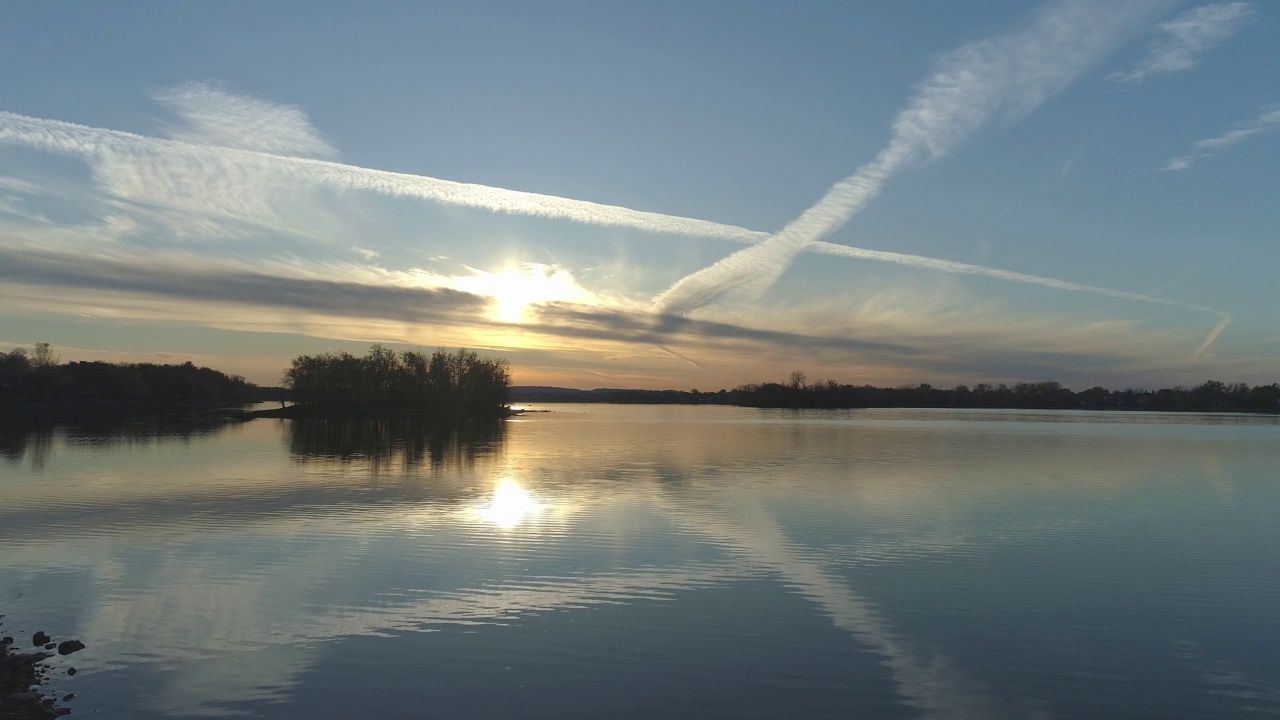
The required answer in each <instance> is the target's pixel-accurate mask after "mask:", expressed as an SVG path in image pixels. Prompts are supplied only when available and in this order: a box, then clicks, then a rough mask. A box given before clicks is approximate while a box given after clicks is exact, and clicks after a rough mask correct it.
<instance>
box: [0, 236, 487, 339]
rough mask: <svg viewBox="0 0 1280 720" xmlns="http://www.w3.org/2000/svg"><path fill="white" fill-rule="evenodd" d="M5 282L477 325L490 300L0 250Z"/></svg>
mask: <svg viewBox="0 0 1280 720" xmlns="http://www.w3.org/2000/svg"><path fill="white" fill-rule="evenodd" d="M0 281H4V282H11V283H20V284H24V285H47V286H55V287H69V288H92V289H98V290H112V291H119V292H128V293H142V294H146V295H157V296H162V297H171V298H184V299H191V300H201V301H218V302H232V303H243V304H250V305H258V306H274V307H286V308H292V309H297V310H304V311H310V312H318V313H327V314H333V315H338V316H343V317H379V318H394V319H399V320H405V321H410V322H442V321H455V322H463V321H465V322H468V323H472V322H479V321H481V320H482V315H483V313H484V311H485V310H486V308H487V307H488V304H489V300H488V298H484V297H481V296H479V295H473V294H471V293H465V292H461V291H458V290H450V289H447V288H412V287H398V286H394V285H372V284H365V283H356V282H343V281H339V280H330V279H320V278H304V277H287V276H281V275H271V274H266V273H257V272H251V271H248V270H243V269H238V268H235V267H225V268H216V267H215V268H208V267H206V268H205V269H193V268H189V267H184V266H182V265H179V264H177V263H150V264H141V263H134V262H127V261H122V260H119V259H114V258H110V257H102V256H99V257H93V256H88V257H86V256H84V255H71V254H63V253H50V252H39V251H32V250H25V251H23V252H13V251H9V250H5V249H0Z"/></svg>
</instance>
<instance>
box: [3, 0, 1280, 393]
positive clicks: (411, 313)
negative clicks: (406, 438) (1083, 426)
mask: <svg viewBox="0 0 1280 720" xmlns="http://www.w3.org/2000/svg"><path fill="white" fill-rule="evenodd" d="M1277 48H1280V5H1275V4H1272V3H1266V2H1260V1H1255V2H1234V1H1232V2H1217V3H1208V4H1197V3H1190V2H1176V1H1174V0H1056V1H1051V2H1047V3H1043V4H1034V3H1024V2H1000V1H994V0H992V1H987V2H971V3H953V2H945V1H939V2H924V1H921V2H913V3H878V4H872V3H846V2H829V3H827V2H816V1H815V2H805V3H774V2H727V1H726V2H713V1H711V0H707V1H702V2H694V3H689V2H671V3H658V2H645V3H621V2H619V3H585V2H583V3H576V2H550V1H548V2H539V3H457V4H453V5H450V4H445V3H439V4H433V5H430V6H420V5H419V4H416V3H365V4H356V3H336V2H320V1H316V2H305V3H303V2H283V1H282V2H275V3H267V4H259V3H254V4H250V3H247V2H226V3H194V2H191V3H187V2H155V3H147V2H137V3H130V4H127V5H126V6H113V5H107V4H89V5H77V6H74V7H72V6H67V5H59V4H56V3H18V4H17V5H15V6H14V7H12V8H10V9H8V11H7V12H6V19H5V22H4V23H3V24H0V66H3V67H5V68H6V69H7V70H8V71H7V72H5V73H3V74H0V351H3V350H7V349H10V348H13V347H20V346H30V345H31V344H33V343H35V342H41V341H43V342H50V343H52V344H53V345H54V348H55V350H56V351H57V352H59V353H60V354H61V357H62V359H63V360H64V361H67V360H109V361H148V362H182V361H186V360H191V361H193V362H196V363H197V364H202V365H209V366H211V367H215V368H218V369H221V370H224V371H227V372H232V373H238V374H242V375H245V376H246V377H248V378H249V379H250V380H252V381H254V382H257V383H260V384H265V385H273V384H277V383H278V382H279V380H280V375H281V372H282V371H283V369H284V368H285V367H287V366H288V363H289V359H290V358H292V357H293V356H295V355H298V354H302V353H315V352H326V351H335V352H339V351H350V352H355V353H360V352H363V350H364V349H365V348H367V347H368V346H369V345H370V344H371V343H375V342H381V343H385V344H387V345H389V346H391V347H393V348H395V349H401V350H405V349H417V348H423V349H434V348H437V347H444V348H455V347H468V348H472V349H475V350H478V351H480V352H482V353H484V354H488V355H495V356H501V357H505V358H507V359H508V360H510V361H511V364H512V369H513V376H514V381H515V382H516V383H517V384H526V385H560V386H567V387H580V388H594V387H637V388H680V389H691V388H698V389H701V390H704V391H707V390H717V389H720V388H732V387H734V386H736V385H738V384H742V383H747V382H762V381H782V380H784V379H785V378H786V377H787V376H788V374H789V373H790V372H791V371H793V370H802V371H804V372H805V373H806V374H807V376H808V377H809V378H811V379H826V378H830V379H834V380H837V381H839V382H846V383H856V384H862V383H873V384H877V385H900V384H917V383H921V382H928V383H931V384H934V385H938V386H952V385H956V384H962V383H963V384H972V383H976V382H1017V381H1024V380H1025V381H1036V380H1046V379H1053V380H1058V381H1061V382H1063V383H1064V384H1066V385H1068V386H1069V387H1074V388H1076V389H1083V388H1085V387H1089V386H1092V385H1096V384H1101V385H1105V386H1108V387H1115V388H1119V387H1146V388H1153V387H1162V386H1169V385H1177V384H1186V385H1191V384H1197V383H1199V382H1202V381H1204V380H1206V379H1209V378H1214V379H1221V380H1225V381H1243V382H1248V383H1251V384H1255V383H1270V382H1274V381H1277V380H1280V362H1278V360H1280V328H1278V327H1277V324H1276V322H1275V317H1276V314H1275V310H1276V308H1277V307H1280V283H1277V279H1278V278H1277V268H1280V245H1278V244H1277V242H1276V233H1275V228H1276V227H1277V224H1278V223H1277V221H1278V220H1280V205H1278V204H1277V203H1276V202H1275V198H1277V197H1280V162H1277V161H1278V160H1280V50H1278V49H1277Z"/></svg>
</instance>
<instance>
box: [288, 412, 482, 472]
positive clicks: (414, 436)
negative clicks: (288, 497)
mask: <svg viewBox="0 0 1280 720" xmlns="http://www.w3.org/2000/svg"><path fill="white" fill-rule="evenodd" d="M505 438H506V424H505V422H504V421H503V420H502V419H497V418H464V419H460V420H456V421H433V420H423V419H393V420H293V421H291V422H290V424H289V432H288V443H289V451H290V453H292V455H293V457H294V459H295V460H297V461H299V462H337V463H340V464H343V465H347V464H367V465H368V466H369V467H370V469H372V470H373V471H374V472H385V471H388V470H392V469H396V468H399V469H402V470H406V471H408V470H413V469H416V468H419V467H421V466H423V465H424V464H426V465H428V466H429V467H431V468H432V469H440V468H445V467H458V466H466V465H471V464H474V463H475V462H476V460H478V459H480V458H482V457H486V456H489V455H492V454H494V453H495V451H497V450H498V449H499V448H500V447H501V446H502V443H503V441H504V440H505Z"/></svg>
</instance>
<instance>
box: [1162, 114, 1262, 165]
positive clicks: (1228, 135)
mask: <svg viewBox="0 0 1280 720" xmlns="http://www.w3.org/2000/svg"><path fill="white" fill-rule="evenodd" d="M1277 128H1280V107H1274V106H1272V107H1267V108H1263V109H1262V111H1261V112H1259V113H1258V116H1257V117H1255V118H1254V119H1252V120H1250V121H1249V122H1246V123H1243V124H1241V125H1238V126H1236V127H1235V128H1233V129H1231V130H1228V131H1226V132H1224V133H1222V134H1221V135H1218V136H1216V137H1211V138H1205V139H1204V140H1197V141H1195V142H1194V143H1192V144H1191V148H1192V152H1191V153H1189V154H1187V155H1179V156H1178V157H1175V158H1173V159H1171V160H1169V162H1167V163H1165V166H1164V167H1163V168H1162V169H1163V170H1166V171H1168V172H1179V171H1182V170H1188V169H1190V168H1191V166H1192V165H1195V164H1196V163H1197V162H1199V161H1200V160H1203V159H1205V158H1207V157H1212V156H1213V155H1215V154H1216V153H1218V152H1219V151H1221V150H1225V149H1227V148H1229V147H1231V146H1232V145H1237V144H1239V143H1241V142H1244V141H1245V140H1248V139H1249V138H1251V137H1253V136H1255V135H1262V134H1264V133H1269V132H1272V131H1273V130H1276V129H1277Z"/></svg>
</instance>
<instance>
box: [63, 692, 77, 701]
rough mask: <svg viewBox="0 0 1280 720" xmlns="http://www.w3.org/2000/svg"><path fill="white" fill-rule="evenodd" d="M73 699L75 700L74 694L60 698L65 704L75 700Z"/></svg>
mask: <svg viewBox="0 0 1280 720" xmlns="http://www.w3.org/2000/svg"><path fill="white" fill-rule="evenodd" d="M75 699H76V694H75V693H67V694H66V695H64V696H62V702H67V701H69V700H75Z"/></svg>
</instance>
